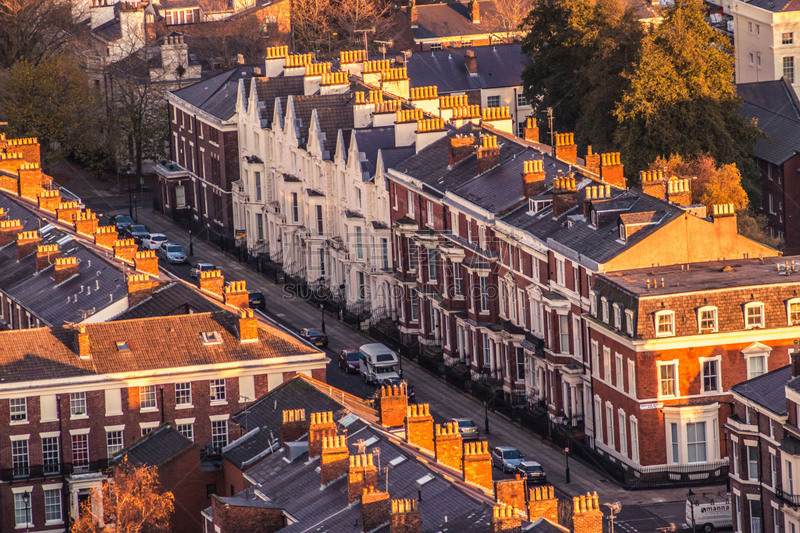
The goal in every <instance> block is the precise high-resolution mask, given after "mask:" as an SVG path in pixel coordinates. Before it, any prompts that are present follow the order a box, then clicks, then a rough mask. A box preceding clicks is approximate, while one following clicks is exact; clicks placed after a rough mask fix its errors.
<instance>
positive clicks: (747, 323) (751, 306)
mask: <svg viewBox="0 0 800 533" xmlns="http://www.w3.org/2000/svg"><path fill="white" fill-rule="evenodd" d="M751 309H759V310H760V312H759V323H758V324H751V323H750V315H749V314H748V312H749V311H750V310H751ZM744 327H745V329H758V328H763V327H764V303H763V302H747V303H746V304H744Z"/></svg>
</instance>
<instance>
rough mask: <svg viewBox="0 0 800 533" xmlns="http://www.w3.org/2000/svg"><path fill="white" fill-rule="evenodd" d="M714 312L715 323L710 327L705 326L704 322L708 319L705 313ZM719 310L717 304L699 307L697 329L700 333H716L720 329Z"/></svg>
mask: <svg viewBox="0 0 800 533" xmlns="http://www.w3.org/2000/svg"><path fill="white" fill-rule="evenodd" d="M708 312H713V313H714V316H713V324H712V325H711V327H710V328H704V327H703V323H704V321H707V320H708V319H705V318H703V313H708ZM718 317H719V311H718V310H717V306H715V305H704V306H702V307H698V308H697V331H698V332H699V333H716V332H717V331H719V321H718Z"/></svg>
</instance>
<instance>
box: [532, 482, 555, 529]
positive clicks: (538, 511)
mask: <svg viewBox="0 0 800 533" xmlns="http://www.w3.org/2000/svg"><path fill="white" fill-rule="evenodd" d="M539 518H547V519H548V520H550V521H551V522H555V523H558V499H557V498H556V497H555V494H554V491H553V486H552V485H545V486H543V487H533V488H531V489H530V491H529V493H528V520H530V521H531V522H534V521H536V520H538V519H539Z"/></svg>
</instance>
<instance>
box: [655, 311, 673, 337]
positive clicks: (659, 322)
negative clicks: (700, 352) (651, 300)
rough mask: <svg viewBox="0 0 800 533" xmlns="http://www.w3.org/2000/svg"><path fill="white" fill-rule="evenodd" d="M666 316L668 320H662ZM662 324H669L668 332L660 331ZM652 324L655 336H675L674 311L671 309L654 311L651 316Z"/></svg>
mask: <svg viewBox="0 0 800 533" xmlns="http://www.w3.org/2000/svg"><path fill="white" fill-rule="evenodd" d="M665 318H668V319H669V321H668V322H662V320H663V319H665ZM663 324H668V325H669V326H670V328H669V331H668V332H662V331H661V326H662V325H663ZM653 326H654V328H655V336H656V337H674V336H675V311H671V310H669V309H663V310H661V311H656V312H655V315H654V316H653Z"/></svg>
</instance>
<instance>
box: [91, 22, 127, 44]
mask: <svg viewBox="0 0 800 533" xmlns="http://www.w3.org/2000/svg"><path fill="white" fill-rule="evenodd" d="M92 33H93V34H95V35H97V36H98V37H100V38H101V39H103V40H105V41H107V42H114V41H116V40H118V39H122V25H121V24H120V22H119V20H117V19H116V18H113V19H111V20H109V21H107V22H104V23H103V24H101V25H99V26H97V27H96V28H94V29H92Z"/></svg>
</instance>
